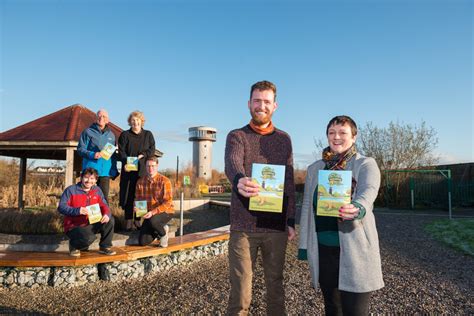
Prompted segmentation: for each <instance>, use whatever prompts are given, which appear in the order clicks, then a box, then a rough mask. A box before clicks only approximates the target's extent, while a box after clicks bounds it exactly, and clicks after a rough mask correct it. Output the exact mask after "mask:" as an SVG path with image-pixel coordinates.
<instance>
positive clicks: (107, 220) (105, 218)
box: [100, 215, 110, 224]
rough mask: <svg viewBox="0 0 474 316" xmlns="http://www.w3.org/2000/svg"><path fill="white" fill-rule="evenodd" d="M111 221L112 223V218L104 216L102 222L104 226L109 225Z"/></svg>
mask: <svg viewBox="0 0 474 316" xmlns="http://www.w3.org/2000/svg"><path fill="white" fill-rule="evenodd" d="M109 221H110V217H109V216H108V215H104V216H102V219H101V220H100V222H101V223H102V224H105V223H108V222H109Z"/></svg>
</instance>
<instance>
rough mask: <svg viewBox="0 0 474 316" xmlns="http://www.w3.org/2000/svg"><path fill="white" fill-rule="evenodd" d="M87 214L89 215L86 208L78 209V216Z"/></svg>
mask: <svg viewBox="0 0 474 316" xmlns="http://www.w3.org/2000/svg"><path fill="white" fill-rule="evenodd" d="M87 214H89V213H88V212H87V208H85V207H81V208H80V209H79V215H87Z"/></svg>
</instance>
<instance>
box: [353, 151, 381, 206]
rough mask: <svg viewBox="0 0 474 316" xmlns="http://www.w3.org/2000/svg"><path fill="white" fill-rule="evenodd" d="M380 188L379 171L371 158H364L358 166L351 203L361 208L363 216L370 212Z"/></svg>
mask: <svg viewBox="0 0 474 316" xmlns="http://www.w3.org/2000/svg"><path fill="white" fill-rule="evenodd" d="M379 187H380V170H379V168H378V166H377V163H376V162H375V160H374V159H373V158H366V159H365V160H364V162H363V163H362V165H361V166H360V170H359V175H358V177H357V185H356V194H355V197H354V198H353V200H352V202H353V204H354V205H357V206H359V205H360V206H362V207H363V209H364V211H365V212H364V215H365V213H366V212H371V211H372V209H373V204H374V201H375V199H376V198H377V194H378V192H379Z"/></svg>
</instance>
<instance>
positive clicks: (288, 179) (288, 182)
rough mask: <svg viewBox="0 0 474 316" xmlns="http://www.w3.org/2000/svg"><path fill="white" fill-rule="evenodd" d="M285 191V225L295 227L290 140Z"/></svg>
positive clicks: (293, 182) (293, 180)
mask: <svg viewBox="0 0 474 316" xmlns="http://www.w3.org/2000/svg"><path fill="white" fill-rule="evenodd" d="M285 192H286V193H287V196H288V209H287V215H288V221H287V225H288V226H290V227H293V228H295V214H296V197H295V179H294V170H293V148H292V146H291V140H290V155H289V156H288V160H287V163H286V172H285Z"/></svg>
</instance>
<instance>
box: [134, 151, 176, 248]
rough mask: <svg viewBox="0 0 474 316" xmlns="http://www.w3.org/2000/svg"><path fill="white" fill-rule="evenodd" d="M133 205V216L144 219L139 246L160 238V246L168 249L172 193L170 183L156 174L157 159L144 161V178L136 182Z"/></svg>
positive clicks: (172, 207)
mask: <svg viewBox="0 0 474 316" xmlns="http://www.w3.org/2000/svg"><path fill="white" fill-rule="evenodd" d="M134 204H135V206H134V208H133V211H134V216H136V217H141V216H140V215H142V214H143V215H142V217H143V219H144V220H143V224H142V225H141V227H140V234H139V236H138V242H139V244H140V245H141V246H145V245H149V244H151V243H152V242H153V240H155V239H156V238H160V246H161V247H168V231H169V226H168V225H167V223H168V222H169V221H170V220H171V219H172V218H173V214H174V206H173V193H172V191H171V181H170V180H169V179H168V178H167V177H165V176H163V175H161V174H159V173H158V158H157V157H149V158H147V160H146V176H145V177H141V178H140V179H139V180H138V182H137V187H136V190H135V201H134ZM141 212H143V213H141ZM145 212H146V213H145Z"/></svg>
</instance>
